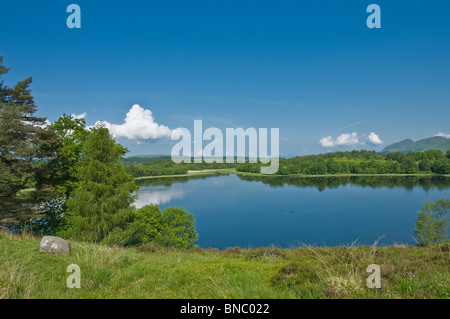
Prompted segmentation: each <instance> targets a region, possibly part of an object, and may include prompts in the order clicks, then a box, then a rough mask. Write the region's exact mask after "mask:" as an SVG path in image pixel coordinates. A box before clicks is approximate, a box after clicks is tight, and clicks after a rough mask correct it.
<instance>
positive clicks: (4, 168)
mask: <svg viewBox="0 0 450 319" xmlns="http://www.w3.org/2000/svg"><path fill="white" fill-rule="evenodd" d="M8 71H9V69H8V68H6V67H5V66H4V65H3V57H0V78H1V77H2V76H3V75H4V74H6V73H7V72H8ZM31 82H32V78H27V79H25V80H23V81H21V82H18V83H17V84H16V85H15V86H14V87H12V88H10V87H7V86H5V85H4V81H3V79H2V80H1V82H0V222H3V224H6V226H9V227H11V226H12V225H17V224H19V223H23V222H28V221H30V220H32V219H33V218H34V217H36V206H35V205H34V202H35V200H36V199H35V198H36V197H39V196H40V195H42V194H43V193H45V191H46V188H45V185H40V187H39V189H37V192H34V193H32V194H33V195H34V196H30V194H28V196H24V195H23V194H22V193H21V192H22V191H23V190H25V189H26V188H31V187H32V186H33V182H34V180H35V178H36V176H37V175H38V174H42V173H43V172H44V171H45V170H46V166H45V165H44V164H43V163H44V162H45V161H48V160H49V159H50V157H51V152H48V151H47V150H46V149H47V148H46V145H48V144H50V143H52V141H53V136H52V134H51V132H49V131H48V130H46V129H45V128H44V127H45V123H46V119H45V118H40V117H36V116H35V115H34V114H35V113H36V111H37V106H36V105H35V103H34V98H33V96H32V95H31V90H30V88H29V86H30V84H31Z"/></svg>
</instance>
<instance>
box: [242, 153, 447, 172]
mask: <svg viewBox="0 0 450 319" xmlns="http://www.w3.org/2000/svg"><path fill="white" fill-rule="evenodd" d="M236 170H237V171H240V172H249V173H258V172H259V171H260V165H259V164H249V163H246V164H239V165H237V166H236ZM430 173H434V174H450V151H447V153H446V154H444V153H442V152H441V151H439V150H428V151H425V152H410V153H407V154H403V153H388V154H386V155H383V154H380V153H376V152H375V151H366V150H361V151H351V152H335V153H327V154H319V155H310V156H302V157H293V158H288V159H286V158H280V168H279V170H278V173H277V175H333V174H430Z"/></svg>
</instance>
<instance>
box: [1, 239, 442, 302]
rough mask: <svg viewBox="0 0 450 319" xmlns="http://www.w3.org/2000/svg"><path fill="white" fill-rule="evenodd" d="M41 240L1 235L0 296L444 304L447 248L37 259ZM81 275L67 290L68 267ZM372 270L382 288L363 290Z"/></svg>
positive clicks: (135, 252)
mask: <svg viewBox="0 0 450 319" xmlns="http://www.w3.org/2000/svg"><path fill="white" fill-rule="evenodd" d="M39 243H40V239H39V238H34V237H32V236H29V235H21V236H13V235H11V234H7V233H0V298H45V299H50V298H70V299H71V298H124V299H128V298H152V299H172V298H182V299H199V298H207V299H209V298H219V299H223V298H231V299H235V298H268V299H278V298H449V297H450V275H449V261H450V258H449V257H450V256H449V254H450V251H449V248H450V244H442V245H439V246H433V247H415V246H410V247H404V246H397V247H379V248H377V247H370V246H361V247H333V248H313V247H304V248H297V249H278V248H276V247H269V248H258V249H240V248H229V249H227V250H224V251H218V250H211V249H210V250H206V249H199V248H193V249H189V250H173V249H164V248H160V247H158V246H155V245H152V244H147V245H145V246H141V247H138V248H113V247H105V246H99V245H95V244H87V243H76V242H73V243H71V244H72V249H73V252H72V253H71V254H70V255H56V254H48V253H39V252H38V249H39ZM70 264H77V265H78V266H79V267H80V269H81V288H80V289H76V288H75V289H69V288H67V287H66V280H67V277H68V276H69V275H70V273H67V272H66V270H67V266H69V265H70ZM370 264H378V265H379V266H380V267H381V288H380V289H376V288H373V289H369V288H367V287H366V280H367V277H368V276H369V273H367V272H366V268H367V266H368V265H370Z"/></svg>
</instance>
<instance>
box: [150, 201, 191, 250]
mask: <svg viewBox="0 0 450 319" xmlns="http://www.w3.org/2000/svg"><path fill="white" fill-rule="evenodd" d="M162 222H163V229H162V231H161V236H160V238H159V240H158V241H157V242H158V243H160V244H161V245H163V246H167V247H179V248H189V247H192V246H194V244H195V242H196V241H197V239H198V234H197V233H196V232H195V220H194V216H193V215H192V214H191V213H189V212H187V211H186V210H184V209H183V208H180V207H168V208H166V209H165V210H164V211H163V212H162Z"/></svg>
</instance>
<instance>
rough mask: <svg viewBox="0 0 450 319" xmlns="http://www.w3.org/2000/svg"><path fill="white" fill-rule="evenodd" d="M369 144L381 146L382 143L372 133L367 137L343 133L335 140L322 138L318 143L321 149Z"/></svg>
mask: <svg viewBox="0 0 450 319" xmlns="http://www.w3.org/2000/svg"><path fill="white" fill-rule="evenodd" d="M366 141H367V142H369V143H370V144H374V145H381V144H383V141H382V140H381V138H380V137H379V136H378V135H377V134H375V133H374V132H372V133H370V134H369V136H367V137H365V136H364V137H360V136H359V135H358V133H356V132H353V133H344V134H341V135H339V136H338V137H337V138H336V139H335V140H334V139H333V137H331V136H327V137H324V138H322V139H321V140H320V141H319V143H320V144H321V145H322V146H323V147H335V146H358V145H364V144H365V142H366Z"/></svg>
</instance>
